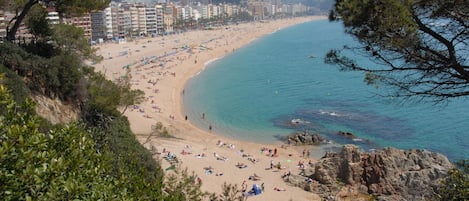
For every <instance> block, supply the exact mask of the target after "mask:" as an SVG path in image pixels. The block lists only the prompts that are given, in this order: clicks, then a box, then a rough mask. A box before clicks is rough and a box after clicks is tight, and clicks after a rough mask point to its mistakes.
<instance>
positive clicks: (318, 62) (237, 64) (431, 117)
mask: <svg viewBox="0 0 469 201" xmlns="http://www.w3.org/2000/svg"><path fill="white" fill-rule="evenodd" d="M354 43H355V42H354V41H353V40H352V39H351V38H350V37H349V36H347V35H345V34H344V33H343V28H342V27H341V25H340V24H337V23H329V22H328V21H326V20H321V21H314V22H308V23H304V24H300V25H296V26H293V27H290V28H287V29H283V30H280V31H277V32H275V33H272V34H270V35H269V36H266V37H264V38H261V39H259V40H256V41H254V42H252V43H251V44H250V45H248V46H246V47H244V48H241V49H239V50H237V51H236V52H234V53H232V54H230V55H228V56H226V57H224V58H222V59H220V60H215V61H213V62H211V63H210V64H209V65H208V66H207V67H206V69H205V70H204V71H203V72H201V73H200V74H198V75H196V76H194V77H193V79H191V80H189V81H188V83H187V85H186V87H185V95H184V99H183V101H184V107H185V112H186V114H187V115H188V117H189V120H190V121H191V122H192V123H194V124H195V125H197V126H199V127H200V128H202V129H206V130H208V127H209V125H211V126H212V128H213V132H217V133H220V134H223V135H226V136H229V137H234V138H237V139H242V140H250V141H257V142H272V141H275V140H277V137H278V136H285V135H288V134H289V133H292V132H294V131H296V130H310V131H314V132H318V133H320V134H323V135H325V136H326V137H327V138H329V139H331V140H333V141H334V142H337V143H354V144H358V145H360V146H361V147H363V149H365V150H368V149H372V148H379V147H384V146H394V147H398V148H406V149H407V148H425V149H430V150H433V151H438V152H442V153H444V154H446V155H447V156H448V157H449V158H450V159H452V160H455V159H462V158H469V154H468V153H469V123H468V120H469V101H468V100H455V101H453V102H451V103H449V104H448V105H438V106H435V105H432V104H431V103H422V102H420V103H410V102H407V103H404V104H402V103H400V102H397V101H396V100H390V99H385V98H382V97H379V96H376V94H377V93H382V91H380V90H383V89H376V88H374V87H371V86H367V85H366V84H365V83H364V82H363V81H362V80H363V75H362V74H360V73H356V72H339V71H338V69H337V68H336V67H334V66H331V65H327V64H324V62H323V61H324V56H325V54H326V52H327V51H328V50H330V49H331V48H339V47H342V46H343V45H350V44H354ZM311 55H313V57H314V58H310V56H311ZM354 58H355V59H356V60H357V61H359V62H361V63H365V64H367V63H368V64H369V63H370V62H369V61H367V59H366V58H362V57H358V56H355V57H354ZM203 113H204V114H205V117H204V118H202V114H203ZM292 119H301V121H304V122H306V123H302V124H299V125H296V126H291V120H292ZM339 130H342V131H347V132H352V133H354V134H355V135H356V136H358V137H359V138H360V139H359V140H350V139H344V138H342V137H339V136H338V135H337V134H336V133H337V131H339Z"/></svg>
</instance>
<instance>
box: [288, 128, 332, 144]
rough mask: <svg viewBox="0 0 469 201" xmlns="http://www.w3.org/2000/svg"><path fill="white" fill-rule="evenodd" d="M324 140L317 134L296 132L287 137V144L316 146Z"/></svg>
mask: <svg viewBox="0 0 469 201" xmlns="http://www.w3.org/2000/svg"><path fill="white" fill-rule="evenodd" d="M325 141H326V139H325V138H324V137H322V136H321V135H319V134H315V133H308V132H306V131H305V132H296V133H293V134H291V135H289V136H287V144H293V145H318V144H321V143H323V142H325Z"/></svg>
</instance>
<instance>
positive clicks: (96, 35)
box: [91, 11, 107, 42]
mask: <svg viewBox="0 0 469 201" xmlns="http://www.w3.org/2000/svg"><path fill="white" fill-rule="evenodd" d="M106 23H107V22H106V13H105V12H104V11H96V12H92V13H91V40H92V41H99V42H102V41H104V39H106V38H107V26H106Z"/></svg>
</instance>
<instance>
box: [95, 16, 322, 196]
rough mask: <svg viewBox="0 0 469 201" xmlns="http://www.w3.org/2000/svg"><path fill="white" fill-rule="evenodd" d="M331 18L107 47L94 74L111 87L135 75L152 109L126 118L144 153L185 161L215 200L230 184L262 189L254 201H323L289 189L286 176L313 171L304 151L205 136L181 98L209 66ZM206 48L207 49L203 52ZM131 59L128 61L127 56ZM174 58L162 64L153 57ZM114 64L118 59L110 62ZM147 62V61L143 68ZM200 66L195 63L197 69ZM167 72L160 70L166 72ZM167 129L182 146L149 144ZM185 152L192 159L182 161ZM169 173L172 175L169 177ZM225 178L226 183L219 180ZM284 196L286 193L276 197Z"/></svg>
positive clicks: (239, 27) (137, 110)
mask: <svg viewBox="0 0 469 201" xmlns="http://www.w3.org/2000/svg"><path fill="white" fill-rule="evenodd" d="M324 18H325V17H308V18H293V19H284V20H277V21H270V22H267V23H259V22H256V23H248V24H239V25H231V26H227V27H222V28H219V29H217V30H204V31H192V32H187V33H184V34H178V35H171V36H164V37H157V38H148V39H140V40H139V41H134V42H127V43H125V44H104V45H101V46H100V47H99V48H100V50H99V51H98V54H100V55H102V56H103V57H105V60H104V61H102V62H101V63H100V64H96V65H95V67H96V70H98V71H101V72H103V73H105V75H106V77H107V78H108V79H111V80H115V79H118V78H120V77H121V76H125V74H126V72H128V71H127V70H126V68H123V67H124V66H127V65H128V67H129V72H130V75H131V83H132V88H134V89H141V90H143V91H144V92H145V94H146V98H147V99H146V101H144V102H143V103H141V104H139V105H138V108H129V109H128V110H127V111H126V113H125V115H126V116H127V117H128V119H129V121H130V124H131V129H132V131H133V132H134V133H136V135H137V138H138V139H139V140H140V142H142V143H144V145H145V146H146V147H150V146H154V147H156V148H157V149H158V151H159V152H161V151H163V149H165V150H167V151H171V152H172V153H175V154H176V155H177V157H178V159H179V160H180V161H181V162H180V166H181V167H182V168H188V170H189V171H190V172H192V171H193V172H194V173H195V174H197V175H198V176H199V177H200V178H201V180H202V189H203V190H205V191H209V192H221V186H222V184H223V183H224V182H226V183H232V184H237V185H238V186H239V187H241V184H242V183H243V181H246V183H247V186H248V190H250V189H251V187H252V184H254V183H255V184H258V185H259V186H260V185H261V184H262V183H264V185H265V192H263V193H262V194H260V195H256V196H251V197H249V200H279V201H280V200H282V201H284V200H320V198H319V197H318V196H317V195H314V194H312V193H310V192H306V191H304V190H302V189H300V188H297V187H292V186H289V185H288V184H286V183H285V182H283V180H282V178H281V176H282V175H283V174H284V173H285V172H288V171H290V172H291V174H298V173H299V172H300V169H299V168H298V167H297V164H298V162H299V161H303V162H304V163H306V165H307V163H308V160H309V159H305V158H302V157H301V153H300V151H299V150H302V149H303V148H301V147H289V148H287V149H285V148H281V147H280V146H281V144H280V143H279V144H269V145H263V144H256V143H251V142H245V141H239V140H235V139H228V138H226V137H222V136H220V135H217V134H216V133H208V132H206V131H203V130H201V129H199V128H197V127H195V126H193V125H192V124H190V122H189V121H186V120H185V119H184V118H185V116H184V115H183V111H182V107H181V96H182V95H183V94H182V91H183V88H184V84H185V82H186V81H187V80H188V79H189V78H190V77H191V76H193V75H195V74H196V73H198V72H200V71H201V70H203V68H204V67H205V66H204V64H205V63H206V62H208V61H210V60H213V59H216V58H221V57H223V56H224V55H226V54H229V53H231V52H232V51H236V49H238V48H240V47H242V46H244V45H246V44H248V43H249V42H251V41H253V40H255V39H257V38H259V37H262V36H264V35H266V34H269V33H272V32H274V31H276V30H279V29H281V28H284V27H287V26H290V25H294V24H298V23H302V22H306V21H311V20H317V19H324ZM183 46H187V47H188V48H191V49H192V52H191V53H190V52H188V51H187V49H186V50H183V49H182V48H181V47H183ZM201 46H202V47H201ZM124 51H127V52H128V54H127V55H123V52H124ZM165 54H170V55H169V56H166V57H164V58H159V59H155V58H152V57H155V56H161V55H165ZM110 57H112V58H110ZM142 59H146V61H142ZM196 61H197V62H196ZM160 64H161V66H160ZM156 122H162V123H163V125H164V126H165V127H166V128H167V129H168V130H169V132H170V133H171V135H173V136H176V137H177V139H162V138H156V137H151V138H150V141H149V142H147V143H145V141H146V139H147V137H148V135H149V133H151V128H152V125H155V124H156ZM219 140H220V141H222V142H224V143H226V144H227V145H229V144H234V148H229V147H228V146H221V147H220V146H218V145H217V143H218V141H219ZM262 147H265V148H268V149H275V148H277V150H278V156H277V157H269V156H267V155H266V153H267V152H264V153H261V151H260V150H261V148H262ZM241 149H243V150H244V152H243V153H244V154H249V155H251V158H253V159H256V160H259V162H256V163H255V164H254V163H252V162H251V161H249V160H248V157H243V156H242V153H240V150H241ZM182 150H185V151H188V152H191V154H186V155H183V154H181V151H182ZM201 153H204V154H205V157H203V158H198V157H196V155H197V154H201ZM214 153H216V155H217V156H218V157H219V158H221V157H226V158H227V160H226V161H222V160H217V159H216V157H215V156H214V155H215V154H214ZM271 160H273V161H274V163H275V164H277V163H278V162H280V163H281V165H282V167H283V169H281V170H271V169H266V168H270V162H271ZM237 163H244V164H246V165H247V166H248V167H247V168H244V169H240V168H237V167H236V166H235V165H236V164H237ZM162 166H163V168H166V167H169V163H167V162H166V161H165V160H163V163H162ZM209 166H211V167H213V173H212V174H206V173H205V170H204V167H209ZM168 172H170V171H168ZM217 173H223V175H222V176H216V174H217ZM254 173H255V174H257V175H259V176H260V177H261V178H260V180H258V181H252V180H249V179H248V178H249V176H251V175H253V174H254ZM275 187H277V188H282V189H285V190H286V191H274V190H273V189H274V188H275Z"/></svg>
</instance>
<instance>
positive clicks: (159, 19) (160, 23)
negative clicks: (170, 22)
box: [155, 4, 165, 35]
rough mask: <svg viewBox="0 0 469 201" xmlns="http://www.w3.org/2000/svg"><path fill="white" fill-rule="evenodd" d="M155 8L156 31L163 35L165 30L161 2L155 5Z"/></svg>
mask: <svg viewBox="0 0 469 201" xmlns="http://www.w3.org/2000/svg"><path fill="white" fill-rule="evenodd" d="M155 10H156V33H157V34H158V35H163V34H164V32H165V29H164V28H165V22H164V16H165V15H164V7H163V5H161V4H158V5H155Z"/></svg>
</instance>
